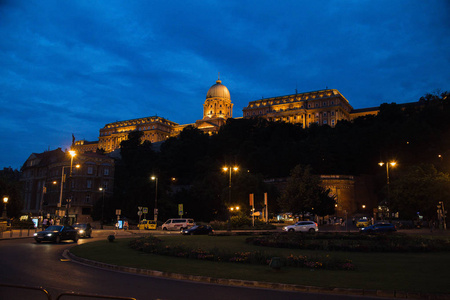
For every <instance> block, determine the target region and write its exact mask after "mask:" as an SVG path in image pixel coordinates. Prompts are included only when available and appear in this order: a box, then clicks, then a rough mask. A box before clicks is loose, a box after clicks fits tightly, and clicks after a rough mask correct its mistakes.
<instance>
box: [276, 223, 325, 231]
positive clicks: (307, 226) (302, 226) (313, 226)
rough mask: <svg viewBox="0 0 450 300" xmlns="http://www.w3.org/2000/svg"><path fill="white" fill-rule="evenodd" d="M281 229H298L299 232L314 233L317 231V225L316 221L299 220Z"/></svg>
mask: <svg viewBox="0 0 450 300" xmlns="http://www.w3.org/2000/svg"><path fill="white" fill-rule="evenodd" d="M283 231H289V232H294V231H299V232H310V233H314V232H317V231H319V226H317V223H316V222H313V221H300V222H297V223H295V224H294V225H289V226H284V227H283Z"/></svg>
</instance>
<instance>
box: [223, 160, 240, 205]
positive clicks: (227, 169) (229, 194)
mask: <svg viewBox="0 0 450 300" xmlns="http://www.w3.org/2000/svg"><path fill="white" fill-rule="evenodd" d="M222 170H223V171H224V172H228V171H229V173H230V180H229V183H228V189H229V192H228V201H229V202H228V204H231V170H233V171H235V172H237V171H238V170H239V168H238V167H237V166H234V167H227V166H225V167H223V168H222Z"/></svg>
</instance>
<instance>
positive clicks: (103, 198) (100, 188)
mask: <svg viewBox="0 0 450 300" xmlns="http://www.w3.org/2000/svg"><path fill="white" fill-rule="evenodd" d="M105 189H106V188H102V187H99V188H98V190H99V191H101V192H102V220H101V223H100V227H101V228H102V229H103V210H104V207H105Z"/></svg>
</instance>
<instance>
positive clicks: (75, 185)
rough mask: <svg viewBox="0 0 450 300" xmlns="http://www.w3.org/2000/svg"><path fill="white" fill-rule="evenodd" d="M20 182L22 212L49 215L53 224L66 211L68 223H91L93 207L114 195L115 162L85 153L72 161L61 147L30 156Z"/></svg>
mask: <svg viewBox="0 0 450 300" xmlns="http://www.w3.org/2000/svg"><path fill="white" fill-rule="evenodd" d="M76 165H79V166H80V167H79V168H77V167H76ZM71 166H72V168H71ZM71 169H72V172H71ZM20 180H21V181H22V183H23V186H24V189H23V192H24V202H25V203H24V210H23V211H24V212H25V213H31V214H33V215H42V216H50V218H53V219H54V220H55V221H56V220H62V219H63V217H64V216H65V215H66V213H67V212H68V217H69V223H70V224H73V223H75V222H81V223H83V222H92V218H91V214H92V209H93V206H94V204H95V203H96V202H97V201H99V200H100V199H101V198H102V197H108V196H111V195H112V193H113V185H114V160H113V159H112V158H110V157H108V156H106V155H101V154H97V153H84V154H77V155H76V156H75V157H74V159H73V162H71V159H70V157H69V155H68V154H67V153H65V152H63V151H62V150H61V149H60V148H58V149H56V150H52V151H46V152H44V153H33V154H31V155H30V157H29V158H28V159H27V161H26V162H25V163H24V165H23V167H22V176H21V179H20ZM100 187H101V188H102V189H103V190H100V189H99V188H100Z"/></svg>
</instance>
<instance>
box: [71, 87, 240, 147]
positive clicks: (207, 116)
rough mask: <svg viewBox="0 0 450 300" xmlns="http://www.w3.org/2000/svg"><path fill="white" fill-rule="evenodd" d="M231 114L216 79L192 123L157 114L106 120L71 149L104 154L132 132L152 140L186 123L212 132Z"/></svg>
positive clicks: (228, 101) (225, 93) (175, 132)
mask: <svg viewBox="0 0 450 300" xmlns="http://www.w3.org/2000/svg"><path fill="white" fill-rule="evenodd" d="M232 117H233V103H232V102H231V97H230V91H229V90H228V88H227V87H226V86H224V85H223V84H222V81H221V80H220V78H219V79H218V80H217V81H216V83H215V84H214V85H213V86H211V88H210V89H209V90H208V92H207V94H206V100H205V103H204V104H203V118H202V119H201V120H197V121H196V122H195V123H192V124H183V125H180V124H178V123H175V122H172V121H169V120H167V119H164V118H161V117H157V116H155V117H146V118H140V119H133V120H127V121H120V122H114V123H109V124H106V125H105V127H103V128H101V129H100V135H99V140H98V141H95V142H89V141H85V140H79V141H75V142H74V144H73V145H72V149H73V150H75V151H77V152H79V153H84V152H95V151H96V150H97V149H103V150H104V151H105V152H106V153H108V152H112V151H114V150H116V149H118V148H119V147H120V143H121V142H122V141H124V140H126V139H127V138H128V134H129V133H130V132H132V131H142V132H143V133H144V135H143V138H142V139H143V141H149V142H152V143H157V142H162V141H165V140H167V139H168V138H169V137H173V136H178V135H179V134H180V132H181V131H183V129H184V128H186V127H187V126H193V127H195V128H198V129H200V130H201V131H203V132H205V133H207V134H213V133H216V132H218V131H219V128H220V127H221V126H222V125H224V124H225V123H226V120H227V119H228V118H232Z"/></svg>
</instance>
